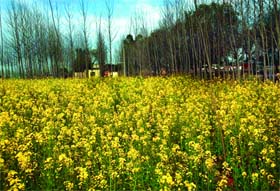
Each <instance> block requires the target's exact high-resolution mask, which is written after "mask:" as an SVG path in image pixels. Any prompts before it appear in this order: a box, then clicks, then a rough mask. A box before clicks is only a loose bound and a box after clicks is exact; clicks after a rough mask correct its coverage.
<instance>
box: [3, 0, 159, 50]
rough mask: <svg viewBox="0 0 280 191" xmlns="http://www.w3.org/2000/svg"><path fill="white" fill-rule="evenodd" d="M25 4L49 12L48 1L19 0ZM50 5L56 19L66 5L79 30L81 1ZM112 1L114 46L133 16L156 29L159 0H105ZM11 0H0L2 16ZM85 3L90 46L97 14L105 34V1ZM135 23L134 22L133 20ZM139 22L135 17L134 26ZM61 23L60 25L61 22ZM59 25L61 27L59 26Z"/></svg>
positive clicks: (129, 30) (129, 28) (54, 0)
mask: <svg viewBox="0 0 280 191" xmlns="http://www.w3.org/2000/svg"><path fill="white" fill-rule="evenodd" d="M21 1H22V2H26V3H28V4H30V5H31V6H32V5H36V7H38V8H39V9H42V10H43V11H50V8H49V0H21ZM51 1H52V4H53V6H54V7H55V6H56V5H57V7H58V10H59V11H60V12H59V15H60V22H61V23H63V22H64V21H65V11H64V8H65V6H66V5H69V6H70V9H71V10H72V11H73V23H74V24H75V28H76V30H79V29H80V26H79V25H81V22H82V19H81V9H80V1H81V0H51ZM108 1H109V2H112V4H113V10H114V12H113V18H112V30H113V33H114V35H115V36H116V38H115V42H114V45H115V46H117V44H118V42H119V41H120V39H121V37H123V36H126V35H127V34H128V33H132V34H133V33H134V32H135V30H134V27H133V26H134V25H133V24H132V23H133V22H132V21H135V19H134V18H135V17H136V15H142V17H143V21H144V25H145V26H146V27H147V28H148V30H149V31H151V30H153V29H155V28H157V25H158V22H159V19H160V15H161V9H162V8H161V6H162V1H163V0H108ZM10 2H11V0H0V5H1V9H2V13H3V14H2V15H3V17H5V16H4V15H5V11H6V9H7V6H8V4H9V3H10ZM84 2H85V5H87V6H86V7H87V14H88V15H87V18H88V23H87V25H88V26H87V27H88V29H89V30H88V31H89V36H90V38H91V46H94V41H95V40H94V39H95V34H96V23H97V22H98V21H99V18H100V17H101V21H102V25H103V29H102V31H103V32H104V33H105V37H106V33H107V28H106V25H107V20H106V19H107V8H106V3H105V0H84ZM134 23H135V22H134ZM142 24H143V23H142V22H141V21H139V20H138V25H142ZM62 25H63V24H62ZM61 28H63V26H61Z"/></svg>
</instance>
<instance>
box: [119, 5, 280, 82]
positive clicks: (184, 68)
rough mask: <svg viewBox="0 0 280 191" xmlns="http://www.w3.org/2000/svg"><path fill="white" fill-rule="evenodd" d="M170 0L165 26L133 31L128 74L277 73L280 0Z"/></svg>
mask: <svg viewBox="0 0 280 191" xmlns="http://www.w3.org/2000/svg"><path fill="white" fill-rule="evenodd" d="M188 3H190V1H185V0H165V7H164V9H163V14H162V20H161V23H160V27H159V29H157V30H155V31H154V32H152V34H151V35H149V36H145V37H143V36H142V35H137V36H136V38H135V39H134V38H133V36H132V35H128V36H127V38H126V39H125V40H124V41H123V44H122V49H123V50H124V51H123V52H125V53H122V54H120V58H121V59H123V60H124V61H125V62H124V64H123V70H122V71H123V72H124V73H125V74H126V75H159V74H160V73H161V72H162V71H167V73H169V74H182V73H184V74H186V73H188V74H192V75H193V76H198V77H200V78H213V77H214V76H215V75H216V76H217V75H219V76H226V75H227V74H230V75H231V76H233V77H235V78H240V77H243V76H245V75H247V74H254V75H261V76H263V77H264V78H265V79H267V78H271V79H274V78H275V76H274V74H275V73H278V72H279V57H280V52H279V50H280V28H279V27H280V9H279V8H280V7H279V1H277V0H253V1H252V0H230V1H224V0H218V1H215V2H212V3H210V4H198V3H197V1H196V0H194V1H193V2H191V3H194V8H189V7H191V5H190V4H188Z"/></svg>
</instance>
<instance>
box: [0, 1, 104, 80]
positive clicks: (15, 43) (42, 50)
mask: <svg viewBox="0 0 280 191" xmlns="http://www.w3.org/2000/svg"><path fill="white" fill-rule="evenodd" d="M108 1H109V0H108ZM35 3H36V1H35ZM47 3H48V4H45V5H44V6H45V7H42V9H40V6H39V5H38V4H35V5H30V4H28V3H26V2H24V1H20V0H11V1H10V4H8V5H7V7H6V9H5V11H3V8H2V9H0V62H1V65H0V67H1V72H0V76H2V78H4V77H5V78H9V77H20V78H34V77H47V76H53V77H66V76H69V75H73V74H72V73H73V72H74V71H77V72H79V71H83V70H89V69H90V68H91V65H92V61H94V60H97V61H98V62H99V63H100V64H101V65H104V64H105V62H106V59H107V58H106V57H107V55H106V53H107V52H106V46H105V37H104V36H103V34H102V33H101V27H102V26H101V23H100V24H97V27H98V30H97V33H98V38H97V41H96V47H97V48H98V49H99V50H96V48H95V47H92V46H91V45H90V41H91V36H90V33H89V31H91V30H92V29H90V28H89V20H88V4H87V3H88V1H84V0H80V1H79V5H80V7H79V10H80V11H79V14H80V15H79V17H80V18H82V22H81V24H79V26H77V25H75V19H76V18H74V14H76V12H74V11H73V10H74V9H73V7H71V4H70V3H69V4H65V5H59V6H58V4H57V3H55V1H52V0H48V2H47ZM40 5H41V4H40ZM3 12H4V13H5V14H2V13H3ZM100 51H103V52H102V53H100ZM92 57H94V59H93V58H92ZM87 73H88V72H87Z"/></svg>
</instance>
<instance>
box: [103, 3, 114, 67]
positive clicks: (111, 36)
mask: <svg viewBox="0 0 280 191" xmlns="http://www.w3.org/2000/svg"><path fill="white" fill-rule="evenodd" d="M105 4H106V8H107V30H108V45H109V64H111V66H112V63H113V50H112V45H113V41H114V40H115V38H116V36H117V33H114V34H113V31H112V30H113V29H112V28H113V21H112V17H113V14H114V0H105ZM111 70H112V68H111Z"/></svg>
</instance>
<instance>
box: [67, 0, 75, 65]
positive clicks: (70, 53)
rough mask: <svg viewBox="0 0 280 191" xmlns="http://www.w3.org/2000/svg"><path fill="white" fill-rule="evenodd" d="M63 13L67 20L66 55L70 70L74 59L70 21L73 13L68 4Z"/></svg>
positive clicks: (72, 29) (71, 24)
mask: <svg viewBox="0 0 280 191" xmlns="http://www.w3.org/2000/svg"><path fill="white" fill-rule="evenodd" d="M65 14H66V20H67V25H68V41H69V51H68V57H69V61H70V64H68V70H70V68H73V63H74V59H75V56H74V54H75V50H74V40H73V35H74V34H73V33H74V26H73V23H72V19H73V14H72V11H71V10H70V6H69V4H68V5H67V6H65ZM68 63H69V62H68Z"/></svg>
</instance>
